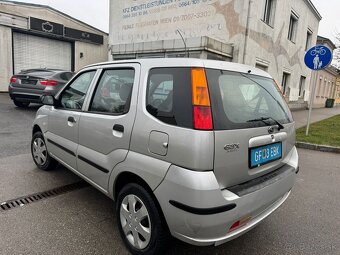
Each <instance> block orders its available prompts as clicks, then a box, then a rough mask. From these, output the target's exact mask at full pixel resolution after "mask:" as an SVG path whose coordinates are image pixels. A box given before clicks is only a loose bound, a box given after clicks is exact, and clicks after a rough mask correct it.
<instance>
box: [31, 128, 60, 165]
mask: <svg viewBox="0 0 340 255" xmlns="http://www.w3.org/2000/svg"><path fill="white" fill-rule="evenodd" d="M31 153H32V157H33V161H34V163H35V164H36V165H37V167H38V168H39V169H41V170H44V171H50V170H53V169H55V168H56V166H57V165H58V161H56V160H55V159H54V158H52V157H51V156H50V154H49V153H48V151H47V146H46V143H45V139H44V136H43V134H42V133H41V132H36V133H34V134H33V137H32V141H31Z"/></svg>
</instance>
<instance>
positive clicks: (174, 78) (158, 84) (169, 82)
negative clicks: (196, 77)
mask: <svg viewBox="0 0 340 255" xmlns="http://www.w3.org/2000/svg"><path fill="white" fill-rule="evenodd" d="M191 98H192V89H191V69H190V68H155V69H151V70H150V73H149V78H148V86H147V98H146V109H147V111H148V112H149V113H150V114H151V115H153V116H154V117H156V118H157V119H159V120H160V121H162V122H165V123H167V124H170V125H174V126H179V127H184V128H192V125H193V124H192V123H193V120H192V118H193V112H192V99H191Z"/></svg>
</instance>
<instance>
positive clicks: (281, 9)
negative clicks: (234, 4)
mask: <svg viewBox="0 0 340 255" xmlns="http://www.w3.org/2000/svg"><path fill="white" fill-rule="evenodd" d="M264 4H265V0H259V1H253V6H252V12H251V21H250V32H249V42H248V47H247V52H246V63H247V64H249V65H256V63H266V64H267V65H268V72H269V73H270V74H271V75H272V76H273V77H274V79H275V80H276V81H277V82H278V83H279V84H281V81H282V76H283V72H286V73H288V74H289V75H290V76H289V80H288V86H289V88H290V89H289V91H288V93H287V100H288V101H298V100H299V84H300V78H301V76H305V77H306V78H307V79H306V82H305V96H304V98H302V101H307V100H308V99H309V94H310V91H309V90H310V89H309V87H310V86H309V85H310V76H311V71H310V70H309V69H308V68H307V67H305V65H304V54H305V45H306V39H307V31H308V29H310V30H311V31H312V32H313V35H312V42H311V45H315V43H316V39H317V34H318V26H319V19H318V18H317V17H316V16H315V14H314V13H313V12H312V11H311V9H310V7H309V5H307V4H306V1H304V0H298V1H297V0H289V1H279V0H276V8H275V16H274V21H273V27H271V26H269V25H267V24H266V23H265V22H263V21H262V17H263V13H264ZM292 10H293V11H294V12H295V13H296V14H297V15H299V19H298V26H297V33H296V40H295V42H292V41H290V40H288V29H289V22H290V16H291V12H292Z"/></svg>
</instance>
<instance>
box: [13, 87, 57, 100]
mask: <svg viewBox="0 0 340 255" xmlns="http://www.w3.org/2000/svg"><path fill="white" fill-rule="evenodd" d="M8 92H9V95H10V97H11V99H12V100H16V101H19V102H30V103H41V101H40V97H41V96H42V95H53V96H54V95H55V94H56V93H57V91H56V90H39V89H29V88H18V87H13V86H12V85H9V87H8Z"/></svg>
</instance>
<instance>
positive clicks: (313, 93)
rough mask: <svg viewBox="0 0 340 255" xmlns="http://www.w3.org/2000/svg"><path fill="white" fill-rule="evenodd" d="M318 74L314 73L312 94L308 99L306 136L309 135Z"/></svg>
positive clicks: (317, 72)
mask: <svg viewBox="0 0 340 255" xmlns="http://www.w3.org/2000/svg"><path fill="white" fill-rule="evenodd" d="M318 74H319V71H314V82H313V85H314V86H312V93H311V95H310V98H309V112H308V120H307V128H306V136H308V134H309V126H310V122H311V117H312V110H313V102H314V98H315V91H316V86H317V85H318Z"/></svg>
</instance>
